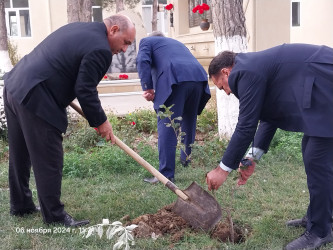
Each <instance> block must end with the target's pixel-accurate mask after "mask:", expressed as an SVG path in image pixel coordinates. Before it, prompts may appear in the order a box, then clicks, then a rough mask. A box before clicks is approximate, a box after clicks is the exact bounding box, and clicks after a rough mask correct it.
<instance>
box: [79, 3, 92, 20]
mask: <svg viewBox="0 0 333 250" xmlns="http://www.w3.org/2000/svg"><path fill="white" fill-rule="evenodd" d="M91 15H92V0H81V1H80V22H91V20H92V18H91Z"/></svg>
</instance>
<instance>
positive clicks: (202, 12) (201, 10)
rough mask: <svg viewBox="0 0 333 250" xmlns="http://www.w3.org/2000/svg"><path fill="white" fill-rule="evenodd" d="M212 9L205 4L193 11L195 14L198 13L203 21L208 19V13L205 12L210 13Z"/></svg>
mask: <svg viewBox="0 0 333 250" xmlns="http://www.w3.org/2000/svg"><path fill="white" fill-rule="evenodd" d="M209 9H210V7H209V5H208V4H206V3H203V4H202V5H200V4H199V5H197V6H195V7H194V8H193V9H192V12H193V13H197V12H198V14H199V15H200V17H201V18H202V19H206V13H205V11H208V10H209Z"/></svg>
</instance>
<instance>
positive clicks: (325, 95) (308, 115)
mask: <svg viewBox="0 0 333 250" xmlns="http://www.w3.org/2000/svg"><path fill="white" fill-rule="evenodd" d="M209 75H210V77H211V78H212V80H213V82H214V84H215V85H216V86H217V87H218V88H219V89H221V90H222V89H223V90H224V91H225V92H226V93H227V94H228V95H229V94H230V93H233V94H234V95H235V96H236V97H237V98H238V99H239V118H238V123H237V126H236V129H235V131H234V134H233V135H232V137H231V140H230V142H229V145H228V147H227V149H226V151H225V153H224V155H223V158H222V161H221V162H220V165H219V166H218V167H217V168H216V169H214V170H212V171H211V172H209V173H208V174H207V179H206V180H207V184H208V188H209V189H210V190H211V189H218V188H219V186H220V185H222V184H223V182H224V181H225V180H226V178H227V176H228V174H229V172H230V171H232V170H235V169H237V168H238V166H239V162H240V161H241V159H242V158H243V156H244V154H245V152H246V150H247V148H248V147H249V145H250V143H251V141H252V140H253V138H254V136H255V134H256V136H255V139H254V141H255V142H254V143H255V144H254V146H255V147H256V148H258V149H261V150H262V151H267V150H268V146H269V143H270V141H271V139H272V137H273V136H274V133H275V131H276V128H280V129H283V130H287V131H295V132H303V133H304V136H303V141H302V153H303V161H304V166H305V171H306V174H307V183H308V189H309V193H310V204H309V206H308V211H307V221H306V223H307V224H306V231H305V233H304V234H303V235H302V236H300V237H299V238H297V239H296V240H294V241H292V242H290V243H289V244H288V245H287V246H286V249H288V250H295V249H305V248H306V249H314V248H317V247H319V246H321V245H323V244H326V243H328V242H331V241H332V240H333V238H332V232H331V224H332V208H333V207H332V206H333V49H332V48H329V47H327V46H315V45H307V44H284V45H281V46H277V47H274V48H271V49H267V50H264V51H260V52H253V53H239V54H235V53H233V52H229V51H226V52H222V53H220V54H219V55H218V56H216V57H215V58H214V59H213V60H212V62H211V64H210V66H209ZM222 108H223V107H222ZM259 121H261V122H260V125H259V127H258V131H257V132H256V130H257V126H258V122H259ZM262 151H260V150H259V151H258V150H257V151H256V152H252V153H254V155H249V157H250V158H252V159H255V158H256V156H255V154H259V155H260V154H262ZM259 155H258V157H259ZM252 165H253V164H252Z"/></svg>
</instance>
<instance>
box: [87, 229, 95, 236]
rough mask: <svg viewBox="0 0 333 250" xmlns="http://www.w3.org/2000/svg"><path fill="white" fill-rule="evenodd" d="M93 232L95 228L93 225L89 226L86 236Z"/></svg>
mask: <svg viewBox="0 0 333 250" xmlns="http://www.w3.org/2000/svg"><path fill="white" fill-rule="evenodd" d="M94 232H95V228H94V227H90V228H89V229H88V233H87V235H86V238H89V237H90V236H91V235H92V234H93V233H94Z"/></svg>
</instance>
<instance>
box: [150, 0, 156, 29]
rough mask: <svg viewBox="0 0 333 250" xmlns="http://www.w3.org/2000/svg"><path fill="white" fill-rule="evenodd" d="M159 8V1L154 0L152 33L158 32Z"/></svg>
mask: <svg viewBox="0 0 333 250" xmlns="http://www.w3.org/2000/svg"><path fill="white" fill-rule="evenodd" d="M157 8H158V0H153V17H152V21H151V30H152V31H157Z"/></svg>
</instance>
